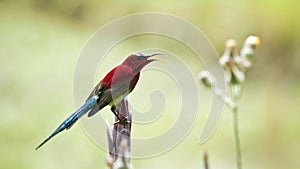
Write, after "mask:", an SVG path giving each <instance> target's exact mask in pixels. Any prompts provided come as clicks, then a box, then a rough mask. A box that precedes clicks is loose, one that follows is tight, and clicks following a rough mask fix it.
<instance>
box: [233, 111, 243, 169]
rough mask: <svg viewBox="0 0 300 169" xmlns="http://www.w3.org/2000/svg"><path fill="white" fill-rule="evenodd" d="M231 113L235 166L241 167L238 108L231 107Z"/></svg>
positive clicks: (239, 168) (240, 168)
mask: <svg viewBox="0 0 300 169" xmlns="http://www.w3.org/2000/svg"><path fill="white" fill-rule="evenodd" d="M232 114H233V131H234V142H235V153H236V162H237V168H238V169H242V153H241V144H240V136H239V118H238V109H237V108H235V109H232Z"/></svg>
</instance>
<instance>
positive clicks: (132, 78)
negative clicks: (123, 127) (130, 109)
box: [35, 52, 163, 150]
mask: <svg viewBox="0 0 300 169" xmlns="http://www.w3.org/2000/svg"><path fill="white" fill-rule="evenodd" d="M157 55H163V53H160V52H155V53H151V54H143V53H134V54H131V55H129V56H128V57H127V58H126V59H125V60H124V61H123V62H122V63H121V64H120V65H118V66H116V67H114V68H113V69H112V70H111V71H110V72H108V73H107V74H106V76H105V77H104V78H103V79H102V80H101V81H100V82H99V83H98V84H97V85H96V86H95V87H94V89H93V91H92V92H91V94H90V95H89V96H88V98H87V99H86V101H85V103H84V104H83V105H82V106H81V107H80V108H79V109H77V110H76V111H75V112H74V113H73V114H71V115H70V116H69V117H68V118H67V119H66V120H64V121H63V122H62V123H61V124H60V125H59V126H58V127H57V129H56V130H54V131H53V132H52V133H51V134H50V135H49V136H48V137H47V138H46V139H45V140H44V141H43V142H42V143H41V144H39V145H38V146H37V147H36V148H35V149H36V150H37V149H39V148H40V147H42V146H43V145H44V144H45V143H46V142H48V141H49V140H50V139H51V138H53V137H54V136H55V135H57V134H58V133H60V132H62V131H64V130H68V129H70V128H71V127H72V126H73V125H74V124H75V122H76V121H78V119H80V118H81V117H82V116H83V115H85V114H87V116H88V117H91V116H93V115H94V114H96V113H97V112H99V111H100V110H101V109H102V108H104V107H106V106H111V111H112V112H113V113H114V115H115V116H116V117H117V119H118V123H122V124H124V123H126V122H127V121H126V118H122V119H121V118H120V117H119V116H118V113H117V111H116V107H117V106H118V104H119V103H120V102H121V101H122V100H123V99H124V98H125V97H126V96H127V95H128V94H129V93H131V92H132V91H133V90H134V88H135V86H136V84H137V82H138V81H139V78H140V73H141V70H142V69H143V68H144V67H145V66H146V65H148V64H149V63H151V62H153V61H161V62H163V61H162V60H160V59H157V58H152V57H153V56H157Z"/></svg>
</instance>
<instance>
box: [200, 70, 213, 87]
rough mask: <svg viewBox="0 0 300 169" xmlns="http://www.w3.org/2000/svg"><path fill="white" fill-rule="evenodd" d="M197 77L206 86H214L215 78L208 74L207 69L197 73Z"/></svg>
mask: <svg viewBox="0 0 300 169" xmlns="http://www.w3.org/2000/svg"><path fill="white" fill-rule="evenodd" d="M198 79H199V80H200V81H201V82H202V83H203V85H204V86H205V87H207V88H213V87H214V86H215V82H216V80H215V78H214V77H213V76H212V75H210V74H209V72H208V71H202V72H200V73H199V74H198Z"/></svg>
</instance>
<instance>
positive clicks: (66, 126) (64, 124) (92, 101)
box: [35, 95, 99, 150]
mask: <svg viewBox="0 0 300 169" xmlns="http://www.w3.org/2000/svg"><path fill="white" fill-rule="evenodd" d="M98 98H99V97H98V96H97V95H96V96H93V97H91V98H90V99H89V100H87V101H86V102H85V104H84V105H82V106H81V107H80V108H79V109H78V110H77V111H75V112H74V113H73V114H72V115H71V116H70V117H68V118H67V119H66V120H65V121H63V122H62V123H61V125H60V126H59V127H58V128H57V129H56V130H55V131H54V132H53V133H52V134H51V135H50V136H48V137H47V138H46V139H45V140H44V141H43V142H42V143H41V144H40V145H38V146H37V147H36V148H35V150H37V149H39V148H40V147H42V146H43V145H44V144H45V143H46V142H47V141H49V140H50V139H51V138H52V137H54V136H55V135H57V134H58V133H59V132H61V131H63V130H65V129H69V128H70V127H71V126H72V125H73V124H74V123H75V122H76V121H77V120H78V119H79V118H80V117H81V116H83V115H84V114H86V113H87V112H88V111H89V110H90V109H91V108H92V107H93V106H95V105H96V104H97V100H98Z"/></svg>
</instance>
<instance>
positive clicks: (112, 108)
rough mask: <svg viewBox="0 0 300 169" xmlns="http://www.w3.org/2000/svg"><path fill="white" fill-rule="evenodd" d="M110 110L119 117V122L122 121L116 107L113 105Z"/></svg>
mask: <svg viewBox="0 0 300 169" xmlns="http://www.w3.org/2000/svg"><path fill="white" fill-rule="evenodd" d="M110 110H111V111H112V112H113V113H114V115H115V116H116V117H117V119H118V121H121V119H120V117H119V115H118V113H117V107H116V106H115V105H112V106H111V108H110Z"/></svg>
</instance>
